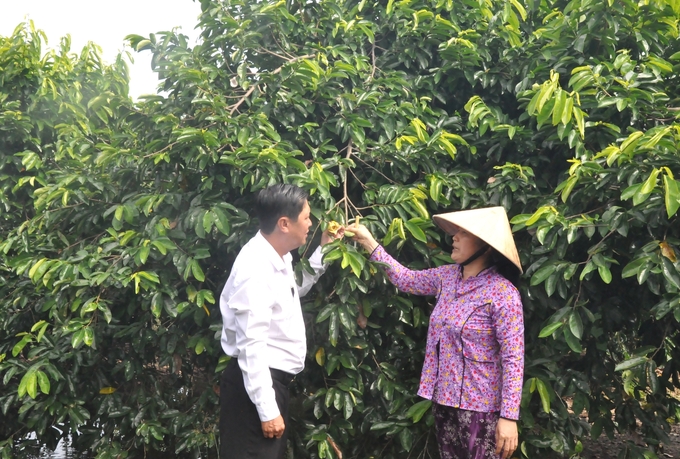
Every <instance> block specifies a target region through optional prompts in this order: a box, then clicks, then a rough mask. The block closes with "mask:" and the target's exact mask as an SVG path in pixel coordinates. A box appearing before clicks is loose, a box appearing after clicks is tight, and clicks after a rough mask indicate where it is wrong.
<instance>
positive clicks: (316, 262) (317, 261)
mask: <svg viewBox="0 0 680 459" xmlns="http://www.w3.org/2000/svg"><path fill="white" fill-rule="evenodd" d="M309 266H311V267H312V269H313V270H314V274H312V273H310V272H308V271H307V270H306V269H303V270H302V285H301V286H300V287H299V288H298V295H300V296H301V297H302V296H305V295H306V294H307V293H308V292H309V290H311V288H312V286H313V285H314V284H316V281H318V280H319V278H320V277H321V275H322V274H323V273H325V272H326V268H328V264H327V263H324V262H323V255H322V254H321V246H319V247H317V248H316V250H315V251H314V253H313V254H312V256H311V257H309Z"/></svg>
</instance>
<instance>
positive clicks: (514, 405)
mask: <svg viewBox="0 0 680 459" xmlns="http://www.w3.org/2000/svg"><path fill="white" fill-rule="evenodd" d="M493 308H494V309H493V321H494V326H495V329H496V338H497V339H498V344H499V345H500V355H501V368H502V371H503V388H502V391H501V413H500V415H501V417H503V418H507V419H515V420H517V419H519V405H520V402H521V398H522V380H523V378H524V314H523V312H522V299H521V297H520V295H519V292H518V291H517V289H516V288H514V287H513V286H512V285H510V284H509V283H503V284H501V285H500V286H499V287H498V296H497V298H496V300H495V301H494V302H493Z"/></svg>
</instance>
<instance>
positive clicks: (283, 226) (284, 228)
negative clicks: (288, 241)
mask: <svg viewBox="0 0 680 459" xmlns="http://www.w3.org/2000/svg"><path fill="white" fill-rule="evenodd" d="M276 227H277V228H278V229H279V231H281V232H282V233H287V232H289V231H290V219H289V218H288V217H281V218H279V220H278V221H277V222H276Z"/></svg>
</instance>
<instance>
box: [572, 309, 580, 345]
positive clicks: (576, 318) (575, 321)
mask: <svg viewBox="0 0 680 459" xmlns="http://www.w3.org/2000/svg"><path fill="white" fill-rule="evenodd" d="M569 329H570V330H571V332H572V333H573V334H574V336H575V337H576V338H578V339H581V337H582V336H583V321H582V320H581V314H579V313H578V310H574V311H572V313H571V314H570V315H569Z"/></svg>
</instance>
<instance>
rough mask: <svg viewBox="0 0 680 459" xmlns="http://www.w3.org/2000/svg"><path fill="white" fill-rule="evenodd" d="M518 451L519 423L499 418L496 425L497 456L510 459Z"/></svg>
mask: <svg viewBox="0 0 680 459" xmlns="http://www.w3.org/2000/svg"><path fill="white" fill-rule="evenodd" d="M516 449H517V421H511V420H510V419H504V418H499V419H498V424H496V454H500V455H501V459H508V458H509V457H510V456H511V455H512V453H514V452H515V450H516Z"/></svg>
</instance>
